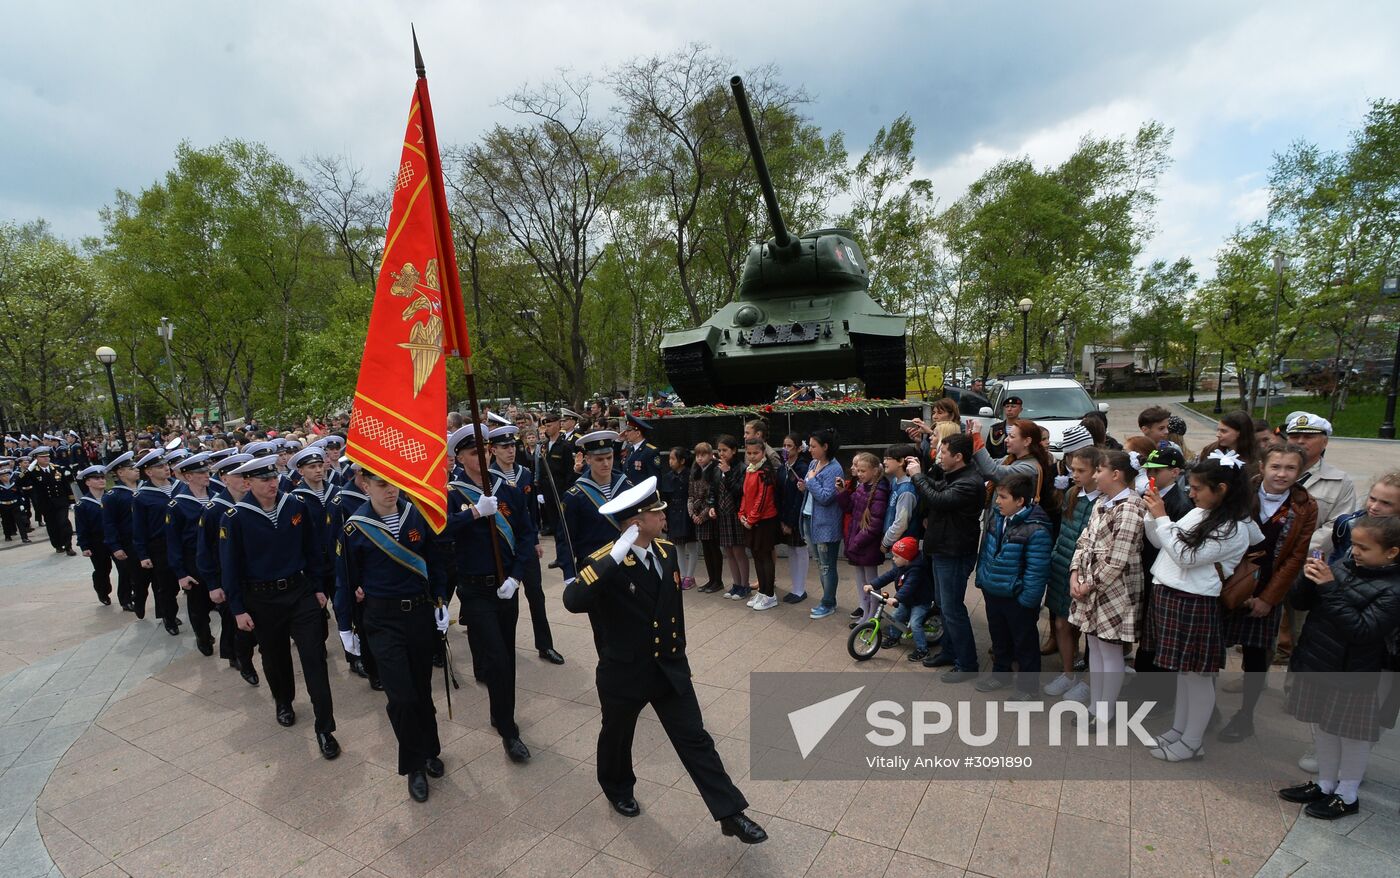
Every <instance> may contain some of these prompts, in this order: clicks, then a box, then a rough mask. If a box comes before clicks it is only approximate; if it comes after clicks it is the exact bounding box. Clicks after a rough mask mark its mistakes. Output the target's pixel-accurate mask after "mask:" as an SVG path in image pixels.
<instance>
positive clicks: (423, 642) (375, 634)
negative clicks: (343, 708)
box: [360, 597, 442, 774]
mask: <svg viewBox="0 0 1400 878" xmlns="http://www.w3.org/2000/svg"><path fill="white" fill-rule="evenodd" d="M363 606H364V608H365V609H364V635H363V636H362V637H361V638H360V649H361V650H362V651H363V650H364V649H365V648H366V646H367V645H368V646H370V648H372V649H373V650H374V655H375V658H376V661H377V665H378V672H379V682H381V683H383V684H384V695H385V696H386V697H387V698H388V701H389V703H388V705H387V706H386V708H385V710H386V711H387V712H388V714H389V724H390V725H391V726H393V727H394V737H395V738H397V739H398V741H399V774H408V773H409V772H410V771H418V770H419V769H421V768H422V767H423V766H424V764H425V763H426V762H427V761H428V759H429V758H431V757H434V756H437V755H438V754H440V753H441V752H442V745H441V744H440V743H439V742H438V727H437V708H436V707H434V706H433V653H434V652H435V651H436V649H437V643H438V642H439V641H441V640H442V635H440V634H438V630H437V626H436V625H434V624H433V608H432V605H431V604H429V603H427V602H426V601H424V602H423V603H421V604H419V605H417V606H415V607H413V608H411V609H409V610H407V611H405V610H404V609H403V608H402V606H401V604H400V602H399V601H397V600H384V599H379V598H372V597H366V598H365V599H364V602H363Z"/></svg>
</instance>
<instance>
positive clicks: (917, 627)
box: [894, 604, 929, 650]
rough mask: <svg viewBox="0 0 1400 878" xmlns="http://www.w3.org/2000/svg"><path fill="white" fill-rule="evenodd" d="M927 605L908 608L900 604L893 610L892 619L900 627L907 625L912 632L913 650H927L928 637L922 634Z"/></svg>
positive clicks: (906, 605)
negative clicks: (896, 620) (897, 622)
mask: <svg viewBox="0 0 1400 878" xmlns="http://www.w3.org/2000/svg"><path fill="white" fill-rule="evenodd" d="M928 611H929V605H928V604H919V605H918V606H910V605H909V604H900V605H899V606H897V607H895V608H894V617H895V618H896V619H898V620H899V623H900V624H901V625H908V626H909V627H910V628H912V629H913V631H914V648H915V649H924V650H926V649H928V637H927V635H925V634H924V619H926V618H927V617H928Z"/></svg>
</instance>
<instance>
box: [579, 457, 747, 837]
mask: <svg viewBox="0 0 1400 878" xmlns="http://www.w3.org/2000/svg"><path fill="white" fill-rule="evenodd" d="M665 510H666V503H665V501H664V500H662V499H661V495H660V494H658V493H657V490H656V480H655V479H653V478H647V479H645V480H643V481H642V483H641V484H639V485H636V486H634V487H630V488H628V489H627V490H625V491H623V492H622V493H621V494H620V495H619V496H617V497H614V498H613V499H612V500H610V501H608V502H607V503H604V504H603V506H602V507H601V509H600V510H599V511H600V512H601V513H602V514H604V515H607V516H610V517H611V519H612V520H614V521H616V522H617V523H618V527H619V528H620V529H621V530H622V534H621V536H619V537H618V538H617V539H616V540H614V541H612V542H610V543H608V544H607V545H604V546H602V547H601V548H599V549H598V550H596V551H594V552H592V553H591V554H590V555H589V557H588V559H587V561H586V563H585V564H584V566H583V567H582V568H581V569H580V570H579V574H578V578H577V579H575V580H574V581H573V582H571V583H569V584H568V585H567V586H566V587H565V588H564V607H565V609H567V610H568V611H569V612H571V613H587V614H588V621H589V623H590V624H591V625H592V627H593V643H594V645H595V646H596V647H597V649H598V670H597V683H598V701H599V703H600V705H601V707H602V710H603V726H602V730H601V731H600V732H599V733H598V784H599V786H601V787H602V788H603V794H604V795H606V796H607V797H608V802H609V803H611V805H612V807H613V809H614V810H615V811H617V812H618V813H619V814H622V815H623V816H626V817H635V816H637V815H638V814H639V813H641V806H640V805H638V804H637V800H636V798H635V797H634V794H633V791H634V788H635V786H636V783H637V777H636V775H635V774H634V773H633V770H632V735H633V732H634V731H635V729H636V726H637V716H638V714H640V713H641V712H642V709H643V708H645V707H646V706H648V705H650V706H651V708H652V709H653V710H654V711H655V712H656V718H657V719H658V720H660V721H661V726H662V728H664V729H665V730H666V736H667V737H668V738H670V739H671V745H672V746H673V747H674V748H675V751H676V755H677V756H678V757H679V758H680V761H681V764H682V765H684V766H685V769H686V771H687V772H688V773H689V774H690V779H691V781H692V782H693V783H694V784H695V788H696V789H697V790H698V791H699V792H700V798H701V799H703V800H704V802H705V806H706V807H707V808H708V809H709V811H710V815H711V816H712V817H714V819H715V820H717V821H718V822H719V825H720V830H721V831H722V832H723V833H724V834H725V835H731V836H737V837H738V839H739V840H740V841H742V842H744V843H745V844H757V843H759V842H761V841H764V840H765V839H767V838H768V835H767V833H765V832H764V831H763V828H762V827H761V826H759V825H758V824H757V823H755V822H754V821H753V820H751V819H749V817H748V815H746V814H745V813H744V809H745V808H747V807H748V801H747V800H746V799H745V798H744V794H743V793H741V792H739V789H738V787H736V786H735V785H734V782H733V781H732V780H730V778H729V775H728V773H727V772H726V771H725V770H724V763H723V762H722V761H721V760H720V757H719V753H718V752H717V751H716V750H715V742H714V739H713V738H711V737H710V734H709V733H708V732H706V731H705V725H704V721H703V719H702V718H701V716H700V703H699V701H698V700H697V699H696V697H695V687H694V686H693V685H692V684H691V679H690V678H691V672H690V663H689V662H688V661H687V659H686V655H685V610H684V605H683V601H682V599H681V574H680V567H679V566H678V564H677V561H678V558H679V555H678V553H677V550H676V547H675V545H674V544H672V543H670V542H667V541H666V540H663V539H661V534H662V532H663V531H664V530H665V527H666V512H665Z"/></svg>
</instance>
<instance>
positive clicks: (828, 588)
mask: <svg viewBox="0 0 1400 878" xmlns="http://www.w3.org/2000/svg"><path fill="white" fill-rule="evenodd" d="M802 539H804V540H806V542H807V545H809V546H811V547H812V557H813V558H816V559H817V571H818V574H819V575H820V577H821V581H822V603H821V605H822V606H823V607H834V606H836V580H837V576H838V573H837V570H836V557H837V555H839V554H840V552H841V542H840V541H839V540H838V541H836V542H834V543H818V542H816V541H815V540H813V539H812V516H810V515H804V516H802Z"/></svg>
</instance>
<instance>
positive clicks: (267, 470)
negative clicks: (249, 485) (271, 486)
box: [233, 455, 277, 479]
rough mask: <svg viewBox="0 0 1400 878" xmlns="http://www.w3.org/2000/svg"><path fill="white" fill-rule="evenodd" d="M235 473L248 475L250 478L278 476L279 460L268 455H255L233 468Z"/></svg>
mask: <svg viewBox="0 0 1400 878" xmlns="http://www.w3.org/2000/svg"><path fill="white" fill-rule="evenodd" d="M233 474H234V475H236V476H247V477H248V478H250V479H259V478H267V477H271V478H276V477H277V460H276V459H275V458H273V457H270V456H267V455H263V456H262V457H254V458H253V459H251V460H248V461H245V462H244V463H242V464H240V465H239V466H237V467H235V468H234V469H233Z"/></svg>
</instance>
